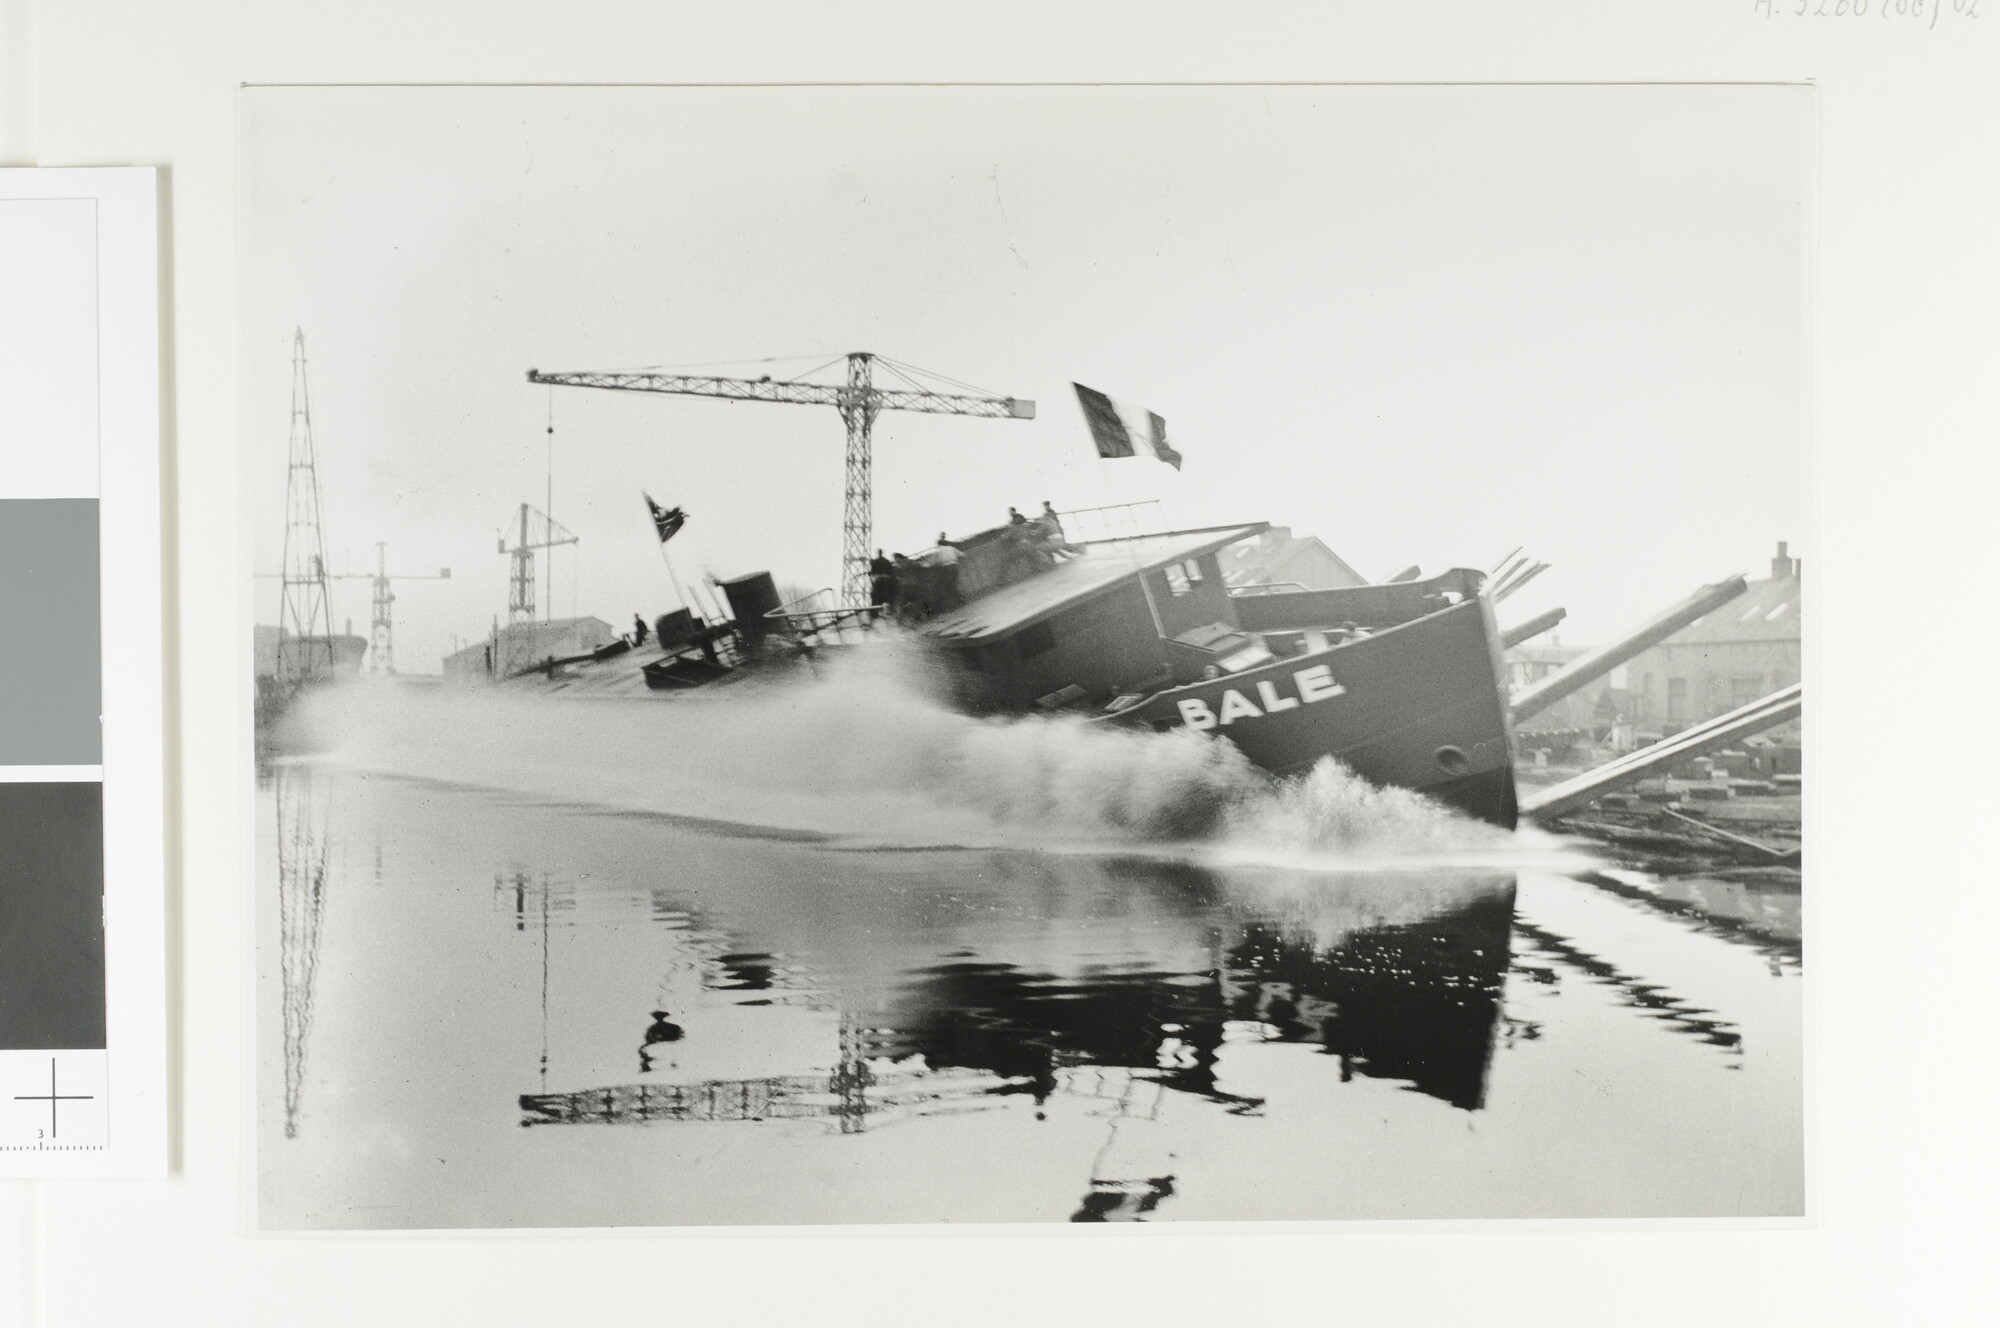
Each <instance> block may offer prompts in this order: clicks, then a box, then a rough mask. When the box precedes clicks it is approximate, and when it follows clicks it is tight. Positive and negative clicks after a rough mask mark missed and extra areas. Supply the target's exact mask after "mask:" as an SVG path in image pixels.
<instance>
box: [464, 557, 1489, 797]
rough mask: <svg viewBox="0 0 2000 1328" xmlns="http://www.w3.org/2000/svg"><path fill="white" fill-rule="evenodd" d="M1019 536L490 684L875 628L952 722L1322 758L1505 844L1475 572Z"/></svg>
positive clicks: (588, 676) (616, 690)
mask: <svg viewBox="0 0 2000 1328" xmlns="http://www.w3.org/2000/svg"><path fill="white" fill-rule="evenodd" d="M1040 524H1041V523H1038V522H1018V523H1009V524H1007V525H1003V526H998V527H995V528H993V529H990V530H985V531H980V532H978V533H977V534H974V535H970V536H966V537H963V538H957V539H948V540H946V541H944V542H943V543H941V544H940V545H939V546H938V547H937V548H935V549H932V550H928V551H926V553H925V554H923V555H920V556H919V557H918V558H916V559H914V560H910V561H908V562H906V563H904V564H903V565H901V566H900V567H899V568H898V569H897V572H896V573H895V575H894V576H893V577H892V578H890V579H891V580H893V582H894V588H893V590H889V591H884V589H883V588H882V586H881V585H880V584H879V583H878V587H877V592H878V593H877V595H876V600H877V602H876V603H872V604H868V605H861V606H842V605H837V604H835V603H834V602H833V597H832V592H831V591H821V592H819V593H818V594H816V595H814V596H809V597H806V598H804V599H800V600H795V601H791V602H781V601H780V598H779V595H778V592H777V588H776V584H775V582H774V581H773V579H772V577H771V576H770V574H769V573H765V572H758V573H753V574H751V575H749V576H745V577H740V578H736V579H734V580H730V581H723V582H718V583H716V588H717V589H718V590H719V591H720V592H721V596H722V599H723V601H725V602H726V605H727V610H726V615H727V616H726V618H725V617H724V615H723V614H722V613H719V612H718V613H711V614H710V615H709V617H708V618H707V619H704V618H702V617H698V616H696V615H694V614H693V613H691V612H690V611H689V610H687V609H685V608H683V609H679V610H676V611H675V612H674V613H671V614H667V615H663V616H662V617H661V618H659V619H658V620H657V621H656V623H655V625H654V627H655V630H654V632H653V633H652V635H651V638H650V639H649V640H641V641H633V640H631V639H629V638H628V639H624V640H619V641H614V642H610V643H607V644H605V645H603V646H601V647H598V648H596V649H594V650H593V651H591V652H590V653H589V654H583V655H574V656H569V657H565V658H555V657H547V658H543V659H539V660H533V661H529V662H526V663H523V664H520V665H519V666H517V667H516V668H514V669H513V670H511V676H512V679H513V680H515V681H517V682H524V683H527V684H528V685H539V686H541V687H545V688H548V689H550V690H555V691H561V692H569V693H572V694H575V695H620V694H628V695H629V694H634V693H645V692H650V693H656V694H660V693H667V694H671V693H678V692H683V691H687V690H689V689H693V688H702V689H706V688H709V687H714V686H718V685H725V684H728V683H730V682H733V681H736V680H739V679H742V678H745V677H752V676H758V675H762V674H768V673H770V672H773V671H776V670H780V669H782V668H784V667H787V666H791V667H797V666H799V665H800V663H801V662H802V661H806V662H809V661H812V660H815V659H818V658H820V657H821V656H822V655H824V654H825V653H826V652H829V651H838V650H842V649H846V648H851V647H853V646H855V645H856V644H857V643H858V642H859V641H861V640H864V639H866V638H868V637H870V636H872V635H874V634H876V633H877V632H878V631H880V630H881V629H882V628H883V627H884V626H885V625H886V624H888V623H891V622H894V623H898V624H900V625H901V626H902V627H903V628H904V629H906V631H907V633H908V634H909V635H911V636H913V637H914V638H915V639H916V640H917V641H919V642H921V643H923V644H924V646H925V647H926V648H927V652H928V654H929V655H930V656H931V658H932V659H934V660H935V661H937V663H938V664H939V666H940V672H941V674H942V675H943V676H944V677H945V678H946V679H947V680H948V690H949V692H950V694H951V695H952V697H953V698H954V700H955V702H956V703H957V704H958V705H960V706H961V707H962V708H963V709H965V710H967V711H969V712H971V713H975V714H982V715H1008V714H1012V715H1079V716H1083V717H1086V718H1087V719H1088V720H1090V721H1091V722H1094V723H1101V724H1105V725H1112V726H1123V727H1131V728H1139V729H1149V730H1153V731H1158V732H1170V731H1174V730H1180V729H1191V730H1195V731H1197V732H1199V733H1202V734H1205V735H1207V736H1209V737H1211V738H1213V739H1216V740H1219V741H1227V742H1230V743H1233V744H1234V745H1235V746H1236V747H1237V748H1238V749H1239V750H1240V751H1241V752H1242V753H1243V755H1244V756H1245V757H1247V758H1248V759H1249V760H1250V761H1251V762H1252V763H1253V764H1254V765H1256V766H1258V767H1260V768H1262V769H1263V770H1265V771H1267V772H1269V773H1270V774H1271V775H1273V776H1276V777H1279V778H1284V777H1289V776H1296V775H1300V774H1303V773H1305V772H1307V771H1309V770H1311V769H1312V768H1313V767H1314V766H1316V765H1317V764H1318V763H1319V762H1321V761H1322V760H1325V759H1327V758H1329V757H1331V758H1333V759H1335V760H1337V761H1339V762H1340V763H1342V764H1343V765H1345V766H1346V767H1348V768H1349V769H1350V770H1352V771H1354V772H1355V773H1356V774H1358V775H1360V776H1361V777H1362V778H1364V779H1367V780H1369V781H1371V782H1372V783H1375V784H1378V785H1387V786H1393V787H1397V788H1403V789H1409V790H1412V791H1414V792H1417V793H1419V794H1422V795H1424V796H1426V797H1428V798H1431V799H1434V800H1436V801H1438V802H1440V803H1443V804H1445V805H1447V806H1450V807H1452V808H1455V809H1457V810H1458V811H1460V812H1463V813H1464V814H1466V815H1468V816H1472V817H1476V818H1478V819H1480V820H1482V821H1486V822H1489V823H1491V824H1494V825H1497V826H1501V827H1504V828H1507V829H1512V828H1513V827H1514V824H1515V821H1516V818H1517V815H1518V807H1517V802H1516V797H1515V787H1514V744H1513V733H1512V729H1511V719H1510V714H1509V708H1508V701H1507V690H1506V682H1505V679H1506V673H1505V668H1504V664H1503V660H1502V644H1501V637H1500V632H1499V630H1498V628H1497V626H1496V624H1495V621H1494V617H1493V610H1492V604H1491V599H1490V597H1489V596H1488V595H1487V594H1485V593H1483V591H1484V588H1485V577H1484V575H1483V574H1482V573H1480V572H1478V571H1474V570H1471V569H1466V568H1456V569H1452V570H1450V571H1447V572H1445V573H1443V574H1442V575H1437V576H1433V577H1430V578H1428V579H1411V580H1405V581H1397V582H1393V583H1390V584H1382V585H1360V586H1353V587H1348V588H1344V589H1334V590H1310V589H1304V588H1300V587H1296V586H1287V585H1253V586H1240V587H1231V586H1229V585H1228V584H1226V582H1225V580H1224V576H1223V571H1222V567H1221V565H1220V563H1219V561H1218V559H1219V555H1220V554H1221V553H1222V551H1223V550H1225V549H1228V548H1229V547H1230V546H1232V545H1236V544H1238V543H1240V542H1241V541H1245V540H1250V539H1254V538H1256V537H1257V536H1259V535H1261V534H1262V533H1263V532H1265V531H1266V530H1268V529H1270V527H1269V525H1268V523H1264V522H1253V523H1248V524H1239V525H1228V526H1212V527H1203V528H1199V529H1191V530H1171V531H1165V532H1160V533H1149V534H1131V535H1122V536H1112V537H1108V538H1104V539H1095V540H1086V541H1082V542H1079V543H1069V542H1067V541H1066V540H1064V539H1063V538H1062V537H1061V535H1060V533H1059V528H1058V533H1057V534H1056V535H1054V536H1053V537H1052V538H1051V537H1047V536H1045V535H1044V534H1043V533H1041V531H1040ZM718 607H720V606H719V605H718ZM502 676H505V675H502Z"/></svg>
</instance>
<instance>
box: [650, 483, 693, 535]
mask: <svg viewBox="0 0 2000 1328" xmlns="http://www.w3.org/2000/svg"><path fill="white" fill-rule="evenodd" d="M639 496H640V497H641V498H644V499H645V500H646V510H647V511H649V512H651V513H652V514H653V529H654V530H656V531H658V532H659V534H660V543H662V544H665V543H666V542H667V541H668V540H670V539H672V538H673V537H674V536H676V535H678V534H680V530H681V527H682V526H684V525H686V524H687V513H686V512H683V511H681V509H680V508H678V507H674V508H663V507H661V506H660V505H659V504H658V503H656V502H654V501H653V495H652V494H650V493H647V492H646V491H645V490H644V489H641V490H639Z"/></svg>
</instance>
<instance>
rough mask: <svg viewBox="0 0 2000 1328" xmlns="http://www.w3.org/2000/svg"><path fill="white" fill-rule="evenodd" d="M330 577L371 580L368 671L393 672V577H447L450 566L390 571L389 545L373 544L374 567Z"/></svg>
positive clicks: (413, 578)
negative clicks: (371, 605) (393, 572)
mask: <svg viewBox="0 0 2000 1328" xmlns="http://www.w3.org/2000/svg"><path fill="white" fill-rule="evenodd" d="M327 580H329V581H369V582H372V583H373V584H374V589H375V599H374V605H373V612H372V614H371V617H370V619H369V628H368V671H369V672H370V673H394V672H395V671H396V623H395V613H394V605H395V603H396V592H395V589H394V587H393V585H392V583H393V582H396V581H449V580H451V569H450V568H449V567H440V568H438V570H437V571H436V572H434V573H433V572H397V573H395V574H394V575H391V574H390V572H389V546H388V545H387V544H384V543H382V542H380V541H379V540H378V541H377V542H376V544H375V570H374V571H372V572H329V573H328V574H327Z"/></svg>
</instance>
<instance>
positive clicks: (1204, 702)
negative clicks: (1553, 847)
mask: <svg viewBox="0 0 2000 1328" xmlns="http://www.w3.org/2000/svg"><path fill="white" fill-rule="evenodd" d="M1371 589H1375V588H1371ZM1380 589H1385V590H1386V589H1391V588H1389V587H1381V588H1380ZM1356 593H1357V592H1353V591H1347V592H1328V593H1327V594H1326V595H1323V596H1313V595H1312V594H1311V593H1310V592H1308V593H1306V594H1303V595H1300V594H1294V595H1269V596H1256V597H1251V598H1245V599H1239V600H1238V601H1237V604H1238V606H1239V609H1240V610H1241V613H1242V616H1243V618H1244V619H1245V620H1246V621H1245V625H1246V626H1248V625H1250V624H1251V623H1253V622H1255V623H1260V624H1262V623H1268V624H1270V626H1271V627H1273V628H1274V629H1277V630H1285V629H1284V628H1281V627H1279V624H1281V623H1286V621H1287V619H1288V618H1290V619H1291V621H1292V623H1294V624H1296V625H1297V626H1301V627H1302V626H1304V625H1305V621H1303V620H1310V619H1311V618H1313V617H1321V618H1323V617H1324V616H1326V612H1327V610H1326V609H1325V608H1321V609H1320V610H1319V611H1318V612H1314V611H1313V609H1312V604H1313V601H1315V600H1319V601H1322V602H1323V601H1326V600H1336V602H1335V603H1334V605H1333V609H1334V610H1335V611H1338V610H1339V609H1341V608H1352V607H1353V606H1352V603H1351V602H1350V603H1347V604H1345V605H1343V604H1340V603H1338V602H1337V600H1338V598H1345V599H1347V600H1349V601H1351V600H1352V598H1353V597H1354V596H1355V595H1356ZM1286 601H1306V602H1305V603H1296V604H1293V603H1286ZM1500 662H1501V651H1500V643H1499V634H1498V631H1497V630H1496V628H1495V626H1494V623H1493V616H1492V612H1491V610H1490V608H1489V607H1488V604H1487V601H1486V599H1485V597H1484V596H1482V595H1479V594H1473V595H1470V596H1469V597H1467V598H1464V599H1462V600H1460V601H1459V602H1458V603H1456V604H1452V605H1450V606H1448V607H1445V608H1440V609H1438V610H1436V611H1435V612H1432V613H1428V614H1424V615H1422V616H1419V617H1416V618H1414V619H1413V620H1410V621H1407V622H1403V623H1400V624H1397V625H1394V626H1390V627H1386V628H1384V629H1382V630H1380V631H1376V632H1373V633H1372V634H1370V635H1366V636H1359V637H1356V638H1354V639H1350V640H1348V641H1346V642H1344V643H1342V644H1339V645H1334V646H1330V647H1329V648H1327V649H1324V650H1318V651H1312V652H1310V653H1303V654H1295V655H1291V656H1287V657H1284V658H1277V659H1273V660H1271V661H1270V662H1269V663H1266V664H1262V665H1259V666H1257V667H1255V668H1250V669H1245V670H1244V671H1242V672H1240V673H1233V674H1227V675H1224V676H1222V677H1219V678H1213V679H1205V680H1203V681H1200V682H1196V683H1192V684H1189V685H1187V686H1183V687H1176V688H1173V689H1171V690H1168V691H1163V692H1159V693H1157V694H1155V695H1153V696H1151V697H1148V698H1147V699H1146V700H1145V701H1144V702H1142V703H1140V704H1139V705H1137V706H1135V707H1133V708H1132V709H1130V710H1127V711H1124V712H1121V713H1120V714H1118V715H1117V716H1116V720H1117V722H1120V723H1135V724H1144V725H1147V726H1149V727H1152V728H1155V729H1174V728H1182V727H1192V728H1198V729H1202V730H1205V731H1207V732H1210V733H1213V734H1216V735H1217V736H1220V737H1223V738H1227V739H1228V740H1229V741H1231V742H1233V743H1234V744H1236V746H1237V747H1238V748H1240V749H1241V750H1242V752H1243V754H1244V755H1245V756H1247V757H1249V758H1250V760H1251V761H1253V762H1254V763H1255V764H1257V765H1258V766H1260V767H1262V768H1263V769H1265V770H1269V771H1271V772H1272V773H1273V774H1277V775H1294V774H1301V773H1304V772H1305V771H1307V770H1309V769H1311V768H1312V766H1313V765H1314V764H1316V763H1317V762H1318V761H1319V760H1320V759H1322V758H1323V757H1328V756H1331V757H1334V758H1336V759H1338V760H1339V761H1340V762H1341V763H1342V764H1344V765H1346V766H1347V767H1348V768H1349V769H1351V770H1353V771H1354V772H1355V773H1357V774H1359V775H1361V776H1362V777H1363V778H1365V779H1367V780H1369V781H1370V782H1372V783H1376V784H1387V785H1394V786H1396V787H1399V788H1406V789H1412V790H1415V791H1416V792H1418V793H1422V794H1424V795H1426V796H1428V797H1431V798H1435V799H1437V800H1438V801H1440V802H1443V803H1446V804H1448V805H1450V806H1452V807H1456V808H1457V809H1459V810H1460V811H1463V812H1465V813H1466V814H1467V815H1470V816H1476V817H1478V818H1479V819H1481V820H1483V821H1490V822H1492V823H1493V824H1495V825H1499V826H1504V827H1506V828H1509V829H1511V828H1512V827H1513V825H1514V823H1515V819H1516V805H1515V795H1514V760H1513V742H1512V736H1511V732H1510V730H1509V724H1508V710H1507V701H1506V694H1505V692H1504V691H1503V690H1502V682H1501V680H1502V677H1503V675H1502V673H1501V672H1500Z"/></svg>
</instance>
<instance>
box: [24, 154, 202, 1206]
mask: <svg viewBox="0 0 2000 1328" xmlns="http://www.w3.org/2000/svg"><path fill="white" fill-rule="evenodd" d="M154 189H155V182H154V179H153V172H151V171H150V170H122V169H103V170H74V171H71V170H56V171H30V170H8V171H0V623H4V624H5V630H4V631H0V1174H15V1175H79V1174H84V1175H87V1174H117V1175H145V1174H151V1173H156V1172H158V1171H160V1170H162V1169H163V1167H164V1161H165V1148H164V1144H165V1131H164V1106H165V1091H164V1090H165V1082H164V1080H165V1057H164V1047H165V1041H164V1027H163V1023H162V1020H161V1008H162V1006H163V1004H164V990H163V981H162V979H163V976H164V955H163V944H162V943H163V899H162V888H161V887H162V881H163V869H162V863H161V859H160V854H161V846H162V839H161V834H160V827H161V819H160V806H161V800H162V791H163V774H164V772H163V770H162V768H161V763H160V753H161V746H160V731H161V712H160V695H161V693H160V618H159V604H160V586H159V568H160V548H159V525H158V521H159V462H158V454H159V451H158V449H159V409H158V401H159V397H158V329H157V317H158V315H157V302H156V282H157V269H156V265H155V264H156V260H155V255H154V246H155V244H156V240H155V235H156V227H155V218H154V211H155V207H156V204H155V194H154ZM110 566H116V567H118V568H120V571H121V575H120V578H119V580H120V582H121V585H122V584H123V583H125V582H127V581H129V582H130V583H131V584H130V585H129V586H125V587H124V589H123V590H122V591H121V592H119V593H112V592H111V591H110V590H109V589H108V588H107V584H106V576H105V572H106V569H107V567H110ZM114 642H115V648H114V649H113V650H111V651H110V652H109V653H108V654H107V650H106V647H107V645H108V644H112V643H114ZM109 659H116V660H117V662H118V669H119V672H118V673H117V674H116V675H110V674H108V673H107V668H106V665H107V660H109ZM107 676H113V677H114V678H115V680H116V687H115V688H113V689H107V687H106V685H105V680H106V678H107ZM128 686H129V687H130V690H131V694H130V695H129V696H128V695H126V689H127V687H128ZM107 691H111V692H114V693H115V694H117V695H118V696H119V697H120V699H119V700H118V701H116V702H115V703H114V702H113V701H112V700H111V698H110V697H109V696H107ZM114 1105H115V1106H116V1108H117V1109H116V1111H114V1109H113V1108H114ZM114 1122H115V1123H116V1128H114Z"/></svg>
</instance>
